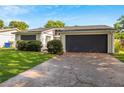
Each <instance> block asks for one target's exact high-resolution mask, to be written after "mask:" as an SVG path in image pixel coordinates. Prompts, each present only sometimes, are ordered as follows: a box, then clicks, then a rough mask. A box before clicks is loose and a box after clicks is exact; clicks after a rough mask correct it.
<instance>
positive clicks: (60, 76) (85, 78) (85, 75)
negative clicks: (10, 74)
mask: <svg viewBox="0 0 124 93" xmlns="http://www.w3.org/2000/svg"><path fill="white" fill-rule="evenodd" d="M0 86H11V87H12V86H16V87H19V86H23V87H24V86H26V87H40V86H41V87H46V86H47V87H49V86H50V87H55V86H57V87H86V86H89V87H90V86H91V87H92V86H93V87H97V86H100V87H102V86H105V87H108V86H115V87H116V86H124V63H121V62H119V61H118V60H117V59H115V58H113V57H112V56H110V55H108V54H100V53H66V54H64V55H62V56H57V57H55V58H53V59H50V60H49V61H48V62H45V63H42V64H40V65H38V66H36V67H34V68H33V69H31V70H28V71H26V72H24V73H21V74H19V75H18V76H15V77H14V78H11V79H10V80H8V81H6V82H4V83H2V84H1V85H0Z"/></svg>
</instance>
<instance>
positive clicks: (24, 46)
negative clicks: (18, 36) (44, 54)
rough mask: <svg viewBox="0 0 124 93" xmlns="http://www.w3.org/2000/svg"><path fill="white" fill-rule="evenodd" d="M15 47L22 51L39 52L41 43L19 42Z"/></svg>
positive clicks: (32, 41) (34, 41)
mask: <svg viewBox="0 0 124 93" xmlns="http://www.w3.org/2000/svg"><path fill="white" fill-rule="evenodd" d="M16 47H17V49H18V50H22V51H41V48H42V43H41V42H40V41H38V40H19V41H17V43H16Z"/></svg>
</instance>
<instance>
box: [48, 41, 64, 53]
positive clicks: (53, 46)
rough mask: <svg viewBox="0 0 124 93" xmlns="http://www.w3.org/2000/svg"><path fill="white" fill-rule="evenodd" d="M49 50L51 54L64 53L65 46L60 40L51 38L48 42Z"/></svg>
mask: <svg viewBox="0 0 124 93" xmlns="http://www.w3.org/2000/svg"><path fill="white" fill-rule="evenodd" d="M47 49H48V52H49V53H51V54H63V46H62V43H61V41H60V40H51V41H49V42H48V43H47Z"/></svg>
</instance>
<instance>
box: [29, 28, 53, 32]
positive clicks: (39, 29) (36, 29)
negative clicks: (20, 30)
mask: <svg viewBox="0 0 124 93" xmlns="http://www.w3.org/2000/svg"><path fill="white" fill-rule="evenodd" d="M49 29H51V28H35V29H29V30H28V31H45V30H49Z"/></svg>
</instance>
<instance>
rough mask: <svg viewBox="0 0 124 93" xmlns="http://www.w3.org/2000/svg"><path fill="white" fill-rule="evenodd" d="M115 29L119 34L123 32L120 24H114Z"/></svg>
mask: <svg viewBox="0 0 124 93" xmlns="http://www.w3.org/2000/svg"><path fill="white" fill-rule="evenodd" d="M114 28H115V29H116V30H117V32H121V25H120V23H119V22H116V23H115V24H114Z"/></svg>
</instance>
